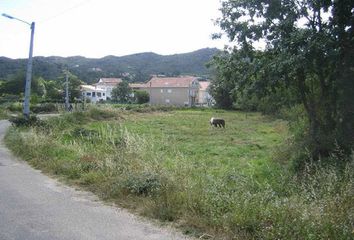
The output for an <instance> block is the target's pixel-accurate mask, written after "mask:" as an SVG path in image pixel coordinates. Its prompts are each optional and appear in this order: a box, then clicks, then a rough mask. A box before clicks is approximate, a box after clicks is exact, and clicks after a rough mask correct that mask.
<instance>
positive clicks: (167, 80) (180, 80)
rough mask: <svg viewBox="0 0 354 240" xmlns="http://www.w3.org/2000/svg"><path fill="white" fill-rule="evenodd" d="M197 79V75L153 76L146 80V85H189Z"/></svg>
mask: <svg viewBox="0 0 354 240" xmlns="http://www.w3.org/2000/svg"><path fill="white" fill-rule="evenodd" d="M195 80H198V78H197V77H192V76H182V77H153V78H152V79H151V80H150V81H148V82H147V84H146V87H158V88H160V87H186V88H188V87H190V86H191V85H192V83H193V81H195Z"/></svg>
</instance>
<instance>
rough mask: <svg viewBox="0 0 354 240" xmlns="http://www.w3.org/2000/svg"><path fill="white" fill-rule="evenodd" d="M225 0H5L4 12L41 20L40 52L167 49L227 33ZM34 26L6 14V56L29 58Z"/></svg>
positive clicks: (0, 8) (2, 45)
mask: <svg viewBox="0 0 354 240" xmlns="http://www.w3.org/2000/svg"><path fill="white" fill-rule="evenodd" d="M220 6H221V3H220V0H0V14H2V13H6V14H8V15H11V16H14V17H16V18H19V19H21V20H25V21H27V22H33V21H34V22H35V23H36V27H35V39H34V56H62V57H67V56H78V55H80V56H84V57H90V58H100V57H104V56H107V55H114V56H124V55H129V54H134V53H140V52H155V53H157V54H161V55H170V54H176V53H185V52H191V51H195V50H198V49H201V48H206V47H217V48H220V49H222V48H223V47H224V45H226V44H228V42H227V40H226V39H225V38H223V39H220V40H212V39H211V35H212V34H213V33H216V32H219V31H220V30H219V28H218V27H217V26H215V25H214V23H213V19H216V18H218V17H219V16H220V11H219V8H220ZM29 40H30V27H29V26H28V25H26V24H25V23H22V22H19V21H16V20H11V19H8V18H5V17H3V16H0V56H5V57H9V58H27V57H28V51H29Z"/></svg>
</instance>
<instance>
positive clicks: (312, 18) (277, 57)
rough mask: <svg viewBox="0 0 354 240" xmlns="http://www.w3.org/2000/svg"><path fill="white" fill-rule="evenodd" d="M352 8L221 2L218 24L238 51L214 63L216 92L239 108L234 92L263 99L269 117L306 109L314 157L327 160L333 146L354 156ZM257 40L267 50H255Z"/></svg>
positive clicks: (347, 4) (308, 2) (348, 3)
mask: <svg viewBox="0 0 354 240" xmlns="http://www.w3.org/2000/svg"><path fill="white" fill-rule="evenodd" d="M353 7H354V3H353V1H346V0H345V1H338V2H337V1H312V0H303V1H270V2H268V1H262V0H256V1H247V0H240V1H232V0H228V1H224V2H223V3H222V8H221V12H222V17H221V18H220V19H218V20H217V24H218V25H219V26H220V27H221V29H222V30H223V31H224V32H225V33H226V34H227V36H228V37H229V39H230V40H231V41H237V42H238V43H239V45H238V46H237V47H236V48H235V49H234V50H233V52H231V53H229V54H225V55H226V56H223V57H221V58H216V59H214V65H216V71H217V77H218V78H217V79H216V80H215V83H214V86H216V87H217V86H218V85H222V86H225V89H226V90H225V92H227V91H228V92H229V94H230V97H231V98H233V99H234V100H235V93H236V104H237V100H238V99H239V98H240V96H237V94H245V96H244V98H246V100H247V99H253V100H254V99H258V100H259V103H258V104H262V103H263V105H264V107H267V109H265V110H266V112H269V111H270V112H273V111H276V110H277V109H280V108H281V107H284V106H285V107H289V106H293V105H294V104H297V103H302V104H303V106H304V109H305V111H306V114H307V118H308V124H309V125H308V132H307V135H308V137H307V148H308V149H309V151H310V155H311V156H312V158H313V159H319V158H321V157H322V158H323V157H329V156H330V153H331V152H332V151H334V149H335V145H336V144H338V145H339V146H340V147H341V148H342V149H344V150H345V152H346V154H350V152H351V149H352V148H353V147H354V145H353V144H354V114H353V111H352V110H349V109H353V108H354V98H353V97H350V96H352V95H353V93H354V82H353V81H352V80H351V79H352V77H350V76H353V74H354V72H353V71H354V70H353V69H354V61H353V58H352V57H350V56H352V55H353V53H354V41H352V39H353V37H354V36H353V35H354V31H352V28H353V25H352V22H353V19H354V16H353V14H352V9H353ZM259 41H264V42H265V43H266V48H265V50H264V51H262V52H260V51H256V50H255V49H254V46H255V44H256V43H257V42H259ZM225 82H226V83H227V84H229V85H227V84H224V83H225ZM214 88H215V87H214ZM216 99H217V98H216ZM241 102H242V101H241ZM243 102H246V103H247V101H243ZM269 106H270V108H269ZM264 107H262V106H261V108H264ZM344 129H346V130H345V131H344Z"/></svg>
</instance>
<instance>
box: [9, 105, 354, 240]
mask: <svg viewBox="0 0 354 240" xmlns="http://www.w3.org/2000/svg"><path fill="white" fill-rule="evenodd" d="M156 110H159V109H153V111H152V110H151V109H138V110H137V109H135V110H134V109H132V110H130V111H128V110H122V109H113V108H108V109H103V108H101V109H100V108H92V109H90V110H89V111H87V112H75V113H72V114H66V115H63V116H61V117H56V118H52V119H49V120H47V121H45V122H40V123H39V124H37V125H36V126H33V127H30V128H17V129H11V130H10V131H9V133H8V134H7V137H6V143H7V145H8V146H9V147H10V148H11V149H12V151H13V152H15V153H16V154H18V155H19V156H21V157H22V158H24V159H25V160H28V161H29V162H30V163H31V164H32V165H33V166H35V167H37V168H39V169H42V170H43V171H44V172H47V173H49V174H54V175H58V176H60V177H61V178H63V179H64V180H65V181H68V182H69V183H72V184H76V185H80V186H82V187H83V188H85V189H88V190H91V191H93V192H95V193H96V194H97V195H99V196H101V197H102V198H103V199H106V200H107V201H113V202H116V203H118V204H120V205H122V206H125V207H128V208H130V209H132V210H134V211H136V212H138V213H140V214H143V215H145V216H149V217H153V218H158V219H161V220H163V221H173V222H174V223H175V224H176V225H177V226H179V227H181V228H182V229H183V230H184V231H185V233H189V234H193V235H196V236H200V235H202V234H203V233H208V234H209V235H212V236H214V237H215V239H254V238H256V239H258V238H262V239H274V238H279V239H304V238H306V239H321V238H327V239H332V238H333V237H336V238H338V236H339V238H338V239H346V238H347V239H348V238H350V237H351V236H352V234H353V233H352V230H353V229H352V228H353V219H352V217H351V215H350V214H349V213H350V212H352V211H353V204H352V201H351V200H353V193H352V192H351V191H349V190H348V189H350V188H352V187H353V186H354V185H353V171H352V168H348V170H347V171H345V172H344V173H341V175H339V173H337V172H336V170H335V169H331V168H327V170H326V171H324V170H321V169H319V170H318V171H317V172H316V173H315V174H313V173H311V175H310V174H309V173H307V172H304V173H303V174H302V175H301V179H300V178H298V177H297V176H296V175H294V174H292V173H291V171H290V170H289V165H290V164H289V159H287V157H288V156H289V154H287V153H286V149H288V146H287V145H289V144H290V143H291V139H292V138H291V134H290V133H289V132H288V128H287V123H286V122H285V121H283V120H277V119H274V118H270V117H266V116H262V115H261V114H259V113H245V112H237V111H223V110H203V109H180V110H171V111H166V109H160V110H163V111H156ZM212 116H214V117H222V118H224V119H225V121H226V128H225V129H223V128H214V127H211V126H210V125H209V119H210V118H211V117H212ZM339 176H345V179H346V180H345V181H344V180H343V179H342V178H339ZM320 181H321V183H322V182H323V183H324V184H321V185H319V184H318V183H319V182H320ZM353 189H354V188H353Z"/></svg>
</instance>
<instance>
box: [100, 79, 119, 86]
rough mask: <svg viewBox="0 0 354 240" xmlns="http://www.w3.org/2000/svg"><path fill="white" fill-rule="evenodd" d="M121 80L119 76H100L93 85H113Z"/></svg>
mask: <svg viewBox="0 0 354 240" xmlns="http://www.w3.org/2000/svg"><path fill="white" fill-rule="evenodd" d="M122 81H123V80H122V79H121V78H100V80H99V81H98V83H95V84H94V85H111V86H115V85H117V84H118V83H120V82H122Z"/></svg>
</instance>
